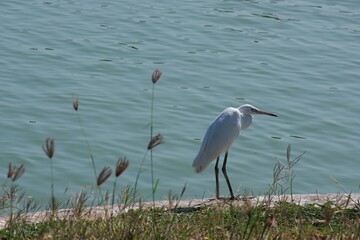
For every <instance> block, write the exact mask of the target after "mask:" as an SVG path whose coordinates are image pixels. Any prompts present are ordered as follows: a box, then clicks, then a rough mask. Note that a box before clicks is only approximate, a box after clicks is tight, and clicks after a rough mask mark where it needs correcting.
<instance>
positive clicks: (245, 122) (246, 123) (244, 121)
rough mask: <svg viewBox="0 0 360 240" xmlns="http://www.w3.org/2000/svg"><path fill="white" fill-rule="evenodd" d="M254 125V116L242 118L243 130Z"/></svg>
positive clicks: (243, 116)
mask: <svg viewBox="0 0 360 240" xmlns="http://www.w3.org/2000/svg"><path fill="white" fill-rule="evenodd" d="M251 123H252V115H242V116H241V130H244V129H246V128H248V127H249V126H250V125H251Z"/></svg>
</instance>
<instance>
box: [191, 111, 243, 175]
mask: <svg viewBox="0 0 360 240" xmlns="http://www.w3.org/2000/svg"><path fill="white" fill-rule="evenodd" d="M239 133H240V112H239V111H238V110H237V109H236V108H227V109H225V110H224V111H223V112H222V113H221V114H220V115H219V116H218V117H217V118H216V119H215V121H214V122H213V123H212V124H211V125H210V126H209V128H208V130H207V132H206V134H205V137H204V139H203V142H202V145H201V148H200V151H199V153H198V155H197V156H196V158H195V159H194V163H193V167H195V168H196V171H197V172H200V171H202V170H204V169H205V168H206V166H207V165H208V164H209V163H210V162H211V161H213V160H214V159H216V158H217V157H218V156H219V155H220V154H221V153H223V152H226V151H227V150H228V149H229V148H230V146H231V144H232V143H233V142H234V140H235V139H236V137H237V136H238V135H239Z"/></svg>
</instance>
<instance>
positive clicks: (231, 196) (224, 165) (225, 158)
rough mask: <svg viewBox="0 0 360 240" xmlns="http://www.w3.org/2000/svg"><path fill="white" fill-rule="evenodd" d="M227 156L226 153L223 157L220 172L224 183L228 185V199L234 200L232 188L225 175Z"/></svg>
mask: <svg viewBox="0 0 360 240" xmlns="http://www.w3.org/2000/svg"><path fill="white" fill-rule="evenodd" d="M227 156H228V152H226V153H225V157H224V163H223V166H222V169H221V170H222V172H223V174H224V177H225V180H226V183H227V185H228V188H229V191H230V199H231V200H233V199H234V193H233V190H232V187H231V184H230V180H229V177H228V175H227V173H226V161H227Z"/></svg>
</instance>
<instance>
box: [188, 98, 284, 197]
mask: <svg viewBox="0 0 360 240" xmlns="http://www.w3.org/2000/svg"><path fill="white" fill-rule="evenodd" d="M252 114H265V115H269V116H273V117H277V115H275V114H273V113H269V112H264V111H260V110H259V109H257V108H256V107H254V106H252V105H250V104H244V105H242V106H240V107H238V108H232V107H229V108H227V109H225V110H224V111H223V112H222V113H220V115H219V116H218V117H217V118H216V119H215V120H214V122H213V123H212V124H211V125H210V127H209V128H208V130H207V131H206V134H205V136H204V139H203V142H202V144H201V147H200V150H199V153H198V154H197V156H196V157H195V159H194V162H193V167H194V168H195V170H196V172H198V173H199V172H201V171H203V170H204V169H205V168H206V167H207V166H208V165H209V163H210V162H211V161H213V160H215V159H216V158H217V161H216V164H215V179H216V198H219V168H218V163H219V156H220V154H222V153H223V152H225V156H224V163H223V166H222V172H223V174H224V177H225V180H226V183H227V185H228V188H229V192H230V199H234V198H235V196H234V193H233V190H232V187H231V183H230V180H229V177H228V175H227V173H226V161H227V156H228V151H229V148H230V146H231V144H232V143H233V142H234V141H235V139H236V137H237V136H239V134H240V130H243V129H246V128H248V127H249V126H250V125H251V123H252Z"/></svg>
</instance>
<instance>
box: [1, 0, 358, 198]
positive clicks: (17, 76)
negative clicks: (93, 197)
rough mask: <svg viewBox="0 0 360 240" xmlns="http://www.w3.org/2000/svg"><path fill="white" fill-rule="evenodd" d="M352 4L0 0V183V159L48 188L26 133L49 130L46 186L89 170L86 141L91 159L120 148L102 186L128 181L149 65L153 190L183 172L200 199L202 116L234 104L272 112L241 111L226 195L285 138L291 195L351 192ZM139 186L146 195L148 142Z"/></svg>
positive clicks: (263, 183) (190, 192)
mask: <svg viewBox="0 0 360 240" xmlns="http://www.w3.org/2000/svg"><path fill="white" fill-rule="evenodd" d="M359 9H360V2H359V1H357V0H352V1H346V2H342V1H328V0H326V1H325V0H324V1H312V2H308V1H262V0H260V1H233V0H229V1H224V0H223V1H214V0H208V1H185V2H184V1H181V2H179V1H151V2H149V1H135V2H134V1H71V0H69V1H63V0H60V1H35V0H34V1H15V0H14V1H2V2H1V3H0V23H1V24H0V33H1V34H0V46H1V58H0V82H1V88H0V98H1V104H0V111H1V117H0V129H1V134H0V146H1V148H0V149H1V152H0V158H1V162H0V168H1V169H2V170H1V172H2V173H1V174H0V182H1V183H2V184H3V183H6V184H7V185H10V182H9V180H6V173H7V167H8V163H9V162H11V163H12V164H15V165H20V164H21V163H24V164H25V167H26V172H25V174H24V175H23V176H22V177H21V178H20V179H19V180H18V181H17V182H16V183H17V184H19V185H20V186H21V187H22V188H23V189H24V190H25V192H26V194H27V195H29V196H33V197H34V198H35V199H38V200H42V201H48V199H49V197H50V161H49V159H48V158H47V157H46V155H45V154H44V152H43V150H42V147H41V146H42V144H43V142H44V140H45V139H46V138H47V137H52V138H55V142H56V149H55V156H54V158H53V166H54V182H55V194H56V195H57V196H58V197H59V198H62V197H64V191H65V190H67V193H66V194H65V196H71V195H72V194H73V193H76V192H78V191H79V190H80V189H81V187H84V186H89V185H92V184H93V183H94V181H95V180H94V174H93V169H92V165H91V160H90V156H89V154H90V152H91V153H92V154H93V156H94V159H95V164H96V167H97V171H98V172H100V170H101V169H102V168H103V167H104V166H105V165H109V166H111V167H114V165H115V164H116V162H117V160H118V158H119V157H123V156H126V158H127V159H129V161H130V166H129V168H128V169H127V170H126V171H125V172H124V173H123V175H121V176H120V177H119V179H118V186H119V187H120V188H122V187H124V186H126V185H128V184H130V185H132V186H133V185H134V182H135V179H136V175H137V173H138V171H139V167H140V163H141V161H142V159H143V157H144V156H145V153H146V147H147V144H148V141H149V138H150V127H149V123H150V105H151V91H152V83H151V74H152V72H153V71H154V70H155V69H156V68H160V69H161V70H162V72H163V75H162V77H161V79H160V80H159V81H158V83H157V84H156V86H155V102H154V133H158V132H160V133H161V134H162V135H163V136H164V140H165V143H164V144H162V145H159V146H157V147H156V148H155V149H154V151H153V161H154V177H155V180H156V179H159V184H158V187H157V189H156V198H157V199H167V198H168V193H169V191H170V190H172V193H173V194H179V193H180V191H181V189H182V188H183V186H184V185H185V184H186V191H185V194H184V195H185V196H184V198H198V197H213V196H214V191H215V186H214V185H215V179H214V172H213V167H214V163H213V164H211V165H210V166H209V167H208V169H206V170H205V171H204V172H203V173H201V174H196V173H195V172H194V169H193V168H192V167H191V165H192V161H193V159H194V157H195V155H196V154H197V151H198V149H199V147H200V144H201V138H202V137H203V135H204V133H205V132H206V129H207V127H208V126H209V125H210V123H211V122H212V121H213V119H214V118H215V117H216V116H217V115H218V114H219V113H220V112H221V111H222V110H223V109H225V108H226V107H228V106H234V107H237V106H240V105H242V104H244V103H251V104H253V105H255V106H257V107H259V108H261V109H263V110H266V111H271V112H273V113H276V114H278V115H279V117H278V118H273V117H268V116H255V119H254V122H253V124H252V126H251V127H250V128H249V129H247V130H245V131H243V132H241V136H240V137H239V138H238V139H237V140H236V142H235V143H234V144H233V146H232V148H231V149H230V152H229V161H228V174H229V177H230V179H231V182H232V185H233V188H234V189H236V191H237V193H242V192H243V191H244V190H245V189H247V190H250V191H251V192H252V193H253V194H262V193H265V192H267V191H268V190H269V184H271V182H272V173H273V166H274V165H275V163H276V161H277V160H278V159H279V160H282V161H285V159H286V148H287V145H288V144H289V143H290V144H291V145H292V157H293V158H295V157H296V156H298V155H299V154H301V153H302V152H306V153H305V155H303V157H302V159H301V160H300V162H299V163H298V164H297V165H296V166H295V167H294V169H293V171H294V174H295V175H296V177H295V179H294V183H293V184H294V186H293V191H294V192H295V193H315V192H319V193H330V192H331V193H333V192H342V191H343V190H342V188H343V189H344V190H345V191H347V192H350V191H355V192H358V191H359V183H360V181H359V180H360V161H359V155H360V148H359V142H360V141H359V132H360V121H359V118H360V109H359V99H360V84H359V80H360V51H359V49H360V40H359V39H360V27H359V22H360V15H359ZM73 94H76V95H78V97H79V101H80V107H79V112H78V115H77V113H76V112H75V111H74V110H73V108H72V95H73ZM79 119H80V121H81V122H82V124H83V129H84V131H85V134H86V138H87V140H88V142H89V144H90V149H89V147H88V146H87V144H86V140H85V137H84V134H83V131H82V129H81V124H80V122H79ZM335 179H336V180H335ZM113 180H114V176H112V178H110V179H109V180H108V182H107V183H106V184H105V189H111V186H112V183H113ZM336 181H338V182H339V183H340V184H341V186H340V185H339V184H337V183H336ZM220 182H221V186H220V189H221V194H222V195H225V196H226V195H228V190H227V187H226V184H225V181H224V179H223V177H222V175H221V178H220ZM139 190H140V194H141V195H143V196H144V197H145V199H146V200H150V199H151V174H150V154H147V155H146V159H145V162H144V165H143V171H142V172H141V175H140V178H139Z"/></svg>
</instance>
